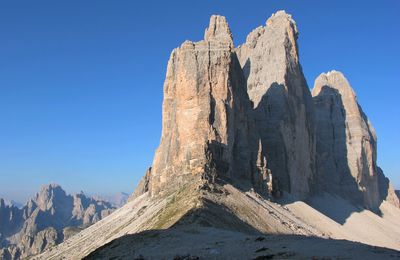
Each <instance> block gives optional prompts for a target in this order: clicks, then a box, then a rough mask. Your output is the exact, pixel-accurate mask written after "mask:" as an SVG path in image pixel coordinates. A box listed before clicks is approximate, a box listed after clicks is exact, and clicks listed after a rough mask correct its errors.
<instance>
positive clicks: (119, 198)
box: [93, 192, 130, 208]
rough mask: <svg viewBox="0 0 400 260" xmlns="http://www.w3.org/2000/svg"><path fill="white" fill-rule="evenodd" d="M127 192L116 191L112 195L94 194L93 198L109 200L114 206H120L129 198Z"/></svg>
mask: <svg viewBox="0 0 400 260" xmlns="http://www.w3.org/2000/svg"><path fill="white" fill-rule="evenodd" d="M129 196H130V195H129V194H128V193H125V192H118V193H116V194H113V195H94V196H93V198H96V199H99V200H104V201H107V202H110V203H111V204H112V205H113V206H114V207H117V208H119V207H122V206H123V205H124V204H125V203H126V202H127V201H128V198H129Z"/></svg>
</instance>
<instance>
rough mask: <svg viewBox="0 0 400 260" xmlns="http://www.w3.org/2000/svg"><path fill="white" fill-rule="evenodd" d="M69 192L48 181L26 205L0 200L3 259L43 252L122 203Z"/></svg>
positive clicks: (1, 250)
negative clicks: (69, 193)
mask: <svg viewBox="0 0 400 260" xmlns="http://www.w3.org/2000/svg"><path fill="white" fill-rule="evenodd" d="M123 200H124V196H122V195H120V194H118V195H117V196H116V197H115V200H114V201H113V203H110V202H107V201H106V200H105V199H100V198H93V197H88V196H87V195H85V194H84V193H79V194H74V195H68V194H67V193H66V192H65V191H64V190H63V189H62V188H61V186H59V185H57V184H49V185H46V186H43V187H42V188H41V190H40V191H39V192H38V193H37V194H36V195H35V196H34V197H33V198H31V199H29V200H28V202H27V203H26V204H25V205H23V206H22V205H19V204H18V203H15V202H13V201H11V202H10V201H5V200H3V199H0V259H19V258H24V257H27V256H30V255H35V254H38V253H41V252H42V251H43V250H45V249H47V248H50V247H52V246H54V245H56V244H58V243H61V242H62V241H64V240H66V239H67V238H69V237H71V236H72V235H74V234H76V233H78V232H80V231H81V230H82V229H84V228H86V227H88V226H90V225H92V224H93V223H95V222H97V221H99V220H101V219H102V218H104V217H105V216H108V215H109V214H110V213H111V212H112V211H114V210H115V209H116V207H117V206H114V205H121V204H122V203H123Z"/></svg>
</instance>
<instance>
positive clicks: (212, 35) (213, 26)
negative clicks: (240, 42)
mask: <svg viewBox="0 0 400 260" xmlns="http://www.w3.org/2000/svg"><path fill="white" fill-rule="evenodd" d="M204 40H205V41H207V42H212V41H218V42H224V43H228V44H229V45H230V46H233V39H232V33H231V29H230V28H229V25H228V22H227V21H226V18H225V17H224V16H221V15H212V16H211V17H210V24H209V26H208V28H207V29H206V31H205V33H204Z"/></svg>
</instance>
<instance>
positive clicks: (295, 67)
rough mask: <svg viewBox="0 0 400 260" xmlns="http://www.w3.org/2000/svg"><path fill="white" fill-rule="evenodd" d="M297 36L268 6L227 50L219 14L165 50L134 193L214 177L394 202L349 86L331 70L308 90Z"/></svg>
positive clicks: (299, 192) (303, 195)
mask: <svg viewBox="0 0 400 260" xmlns="http://www.w3.org/2000/svg"><path fill="white" fill-rule="evenodd" d="M298 34H299V33H298V29H297V26H296V23H295V22H294V20H293V19H292V17H291V15H288V14H286V13H285V11H278V12H277V13H275V14H273V15H272V16H271V17H270V18H269V19H268V20H267V22H266V25H265V26H260V27H258V28H256V29H255V30H253V31H252V32H251V33H250V34H249V35H248V37H247V39H246V42H245V43H244V44H243V45H240V46H238V47H237V48H235V47H234V45H233V40H232V33H231V30H230V28H229V26H228V23H227V21H226V19H225V17H223V16H218V15H213V16H211V18H210V23H209V26H208V28H207V29H206V30H205V34H204V40H202V41H199V42H191V41H185V42H184V43H183V44H182V45H181V46H180V47H179V48H176V49H174V50H173V52H172V53H171V56H170V59H169V62H168V68H167V74H166V79H165V83H164V101H163V113H162V114H163V124H162V125H163V127H162V135H161V142H160V145H159V147H158V149H157V151H156V154H155V157H154V161H153V165H152V166H151V168H149V170H148V171H147V173H146V175H145V176H144V178H143V179H142V181H141V182H140V184H139V186H138V189H137V190H136V192H135V193H134V197H137V196H139V195H140V194H142V193H144V192H147V191H150V193H151V194H152V196H158V195H160V194H164V193H168V192H170V191H174V190H177V189H179V187H181V186H182V185H184V184H185V183H188V182H199V185H201V183H209V182H215V181H218V180H222V181H226V182H229V183H232V184H234V185H236V186H238V187H240V188H242V189H252V188H253V189H255V190H257V191H258V192H259V193H261V194H266V195H267V196H272V197H280V196H282V194H284V193H289V194H291V195H292V196H294V197H296V198H298V199H307V198H308V197H309V196H310V195H312V194H314V193H318V192H329V193H334V194H337V195H340V196H342V197H344V198H349V199H351V200H352V201H354V202H356V203H359V204H361V205H362V206H364V207H367V208H370V209H377V208H378V207H379V204H380V202H381V201H382V200H385V199H386V198H391V199H390V201H392V203H393V204H396V205H397V206H398V205H399V202H398V199H397V196H396V195H395V194H394V190H393V188H392V187H391V186H390V184H389V183H388V180H387V179H385V178H384V176H383V174H381V175H382V176H383V177H379V171H380V170H379V168H378V166H377V164H376V154H377V150H376V135H375V131H374V129H373V127H372V125H371V123H370V122H369V121H368V119H367V117H366V115H365V114H364V113H363V111H362V109H361V107H360V106H359V104H358V103H357V100H356V96H355V93H354V91H353V90H352V89H351V87H350V84H349V83H348V82H347V80H346V79H345V77H344V76H343V75H342V74H341V73H340V72H336V71H332V72H329V73H327V74H321V75H320V76H319V77H318V78H317V79H316V82H315V86H314V89H313V91H312V93H311V92H310V90H309V88H308V85H307V82H306V80H305V77H304V75H303V72H302V68H301V65H300V61H299V49H298V44H297V37H298ZM396 199H397V200H396Z"/></svg>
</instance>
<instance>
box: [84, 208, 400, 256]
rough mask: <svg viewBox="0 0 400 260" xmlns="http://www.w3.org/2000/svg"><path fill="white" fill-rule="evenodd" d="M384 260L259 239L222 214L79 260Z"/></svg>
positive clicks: (334, 243)
mask: <svg viewBox="0 0 400 260" xmlns="http://www.w3.org/2000/svg"><path fill="white" fill-rule="evenodd" d="M313 257H314V258H318V259H322V258H332V257H333V258H345V259H353V258H356V257H361V258H363V259H386V258H389V257H400V253H399V252H397V251H395V250H390V249H385V248H380V247H375V246H368V245H364V244H361V243H356V242H351V241H346V240H334V239H323V238H317V237H306V236H298V235H271V234H262V233H260V232H259V231H257V230H256V229H254V228H253V227H251V226H249V225H248V224H247V223H245V222H243V221H242V220H240V219H239V218H237V217H236V216H235V215H234V214H231V213H229V211H227V210H226V209H223V208H220V209H214V208H209V209H197V210H192V211H190V212H188V213H187V214H186V215H184V216H183V217H182V218H181V219H180V220H179V221H178V222H177V224H175V225H174V226H173V227H171V228H169V229H164V230H149V231H144V232H140V233H137V234H132V235H125V236H122V237H120V238H117V239H115V240H113V241H111V242H109V243H108V244H105V245H103V246H102V247H100V248H98V249H96V250H95V251H93V252H91V253H90V254H89V255H88V256H86V257H85V258H84V259H87V260H88V259H311V258H313Z"/></svg>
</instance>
